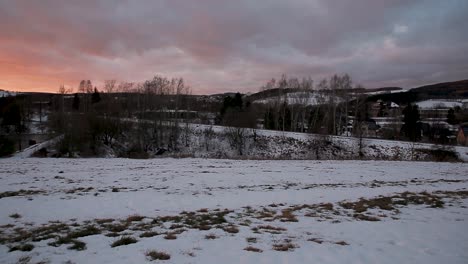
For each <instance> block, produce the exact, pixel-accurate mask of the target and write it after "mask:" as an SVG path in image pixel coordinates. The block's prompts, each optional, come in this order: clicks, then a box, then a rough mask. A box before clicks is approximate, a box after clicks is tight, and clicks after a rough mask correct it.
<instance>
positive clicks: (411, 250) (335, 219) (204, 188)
mask: <svg viewBox="0 0 468 264" xmlns="http://www.w3.org/2000/svg"><path fill="white" fill-rule="evenodd" d="M467 175H468V165H467V164H465V163H432V162H397V161H347V160H343V161H310V160H307V161H306V160H270V161H268V160H261V161H260V160H222V159H171V158H165V159H150V160H131V159H52V158H50V159H38V158H27V159H16V158H8V159H1V160H0V183H1V184H0V194H5V193H6V192H13V191H20V190H35V191H38V193H36V194H33V193H30V194H24V195H16V196H8V197H5V196H4V197H3V198H0V208H2V213H1V214H0V230H1V231H5V232H7V231H8V230H12V228H10V229H9V228H7V227H6V226H5V225H9V224H11V225H14V227H22V228H25V229H28V228H31V226H33V227H34V226H35V227H37V226H40V225H42V224H48V223H50V221H60V222H63V223H67V224H72V223H76V224H78V225H80V224H83V223H85V222H86V221H93V219H98V218H99V219H104V218H113V219H125V218H127V217H128V216H130V215H136V214H137V215H142V216H145V217H147V218H145V219H144V220H142V221H143V222H148V223H149V222H151V218H154V217H158V216H166V215H179V214H180V213H181V212H182V211H190V212H195V211H197V210H199V209H201V208H207V210H209V211H212V210H216V209H221V210H223V209H224V208H227V209H229V210H232V212H231V213H229V214H228V215H227V216H226V219H228V221H229V222H232V223H235V224H236V225H237V226H238V228H239V230H240V231H239V233H237V234H230V233H227V232H225V231H223V230H221V229H218V228H212V229H211V230H207V231H202V230H198V229H189V230H188V231H185V232H183V233H181V234H180V235H178V236H177V239H176V240H166V239H164V238H163V237H162V236H161V235H159V236H155V237H151V238H139V237H138V234H139V233H138V232H139V231H132V230H130V229H129V230H127V231H125V232H127V233H129V234H130V235H133V236H134V237H136V238H138V240H139V241H138V242H137V243H135V244H130V245H127V246H120V247H115V248H112V247H110V244H111V243H112V242H113V241H115V240H116V239H118V237H117V238H114V237H107V236H105V235H104V233H103V234H97V235H91V236H87V237H80V238H79V240H81V241H83V242H85V243H86V247H87V249H86V250H83V251H75V250H70V249H67V246H68V245H62V246H60V247H52V246H48V245H47V243H49V242H52V241H54V239H48V240H44V241H39V242H31V243H32V244H34V246H35V248H34V249H33V250H32V251H31V252H21V251H13V252H8V250H9V248H8V246H7V245H0V263H16V262H17V261H18V259H19V258H20V257H22V256H30V257H31V263H36V262H39V261H46V262H47V261H49V262H50V263H64V262H66V261H70V262H72V263H145V262H146V261H148V260H147V259H146V257H145V252H146V251H147V250H153V249H155V250H161V251H165V252H168V253H169V254H170V255H171V259H170V260H168V261H158V262H163V263H164V262H166V263H219V262H223V263H345V262H346V263H442V262H444V263H466V259H468V243H466V242H467V241H468V233H467V232H464V230H466V228H467V227H468V226H467V221H468V209H467V206H468V201H467V200H466V199H463V198H461V199H454V200H450V199H448V198H445V200H444V201H445V202H446V206H444V208H429V207H428V206H427V205H409V206H402V207H400V208H398V209H399V212H396V211H392V212H389V211H381V210H376V209H372V210H375V213H376V215H379V217H381V216H380V215H381V214H385V215H387V216H386V217H383V216H382V217H381V221H377V222H368V221H359V220H357V219H354V218H353V217H352V213H351V214H350V215H348V214H346V213H343V212H345V211H342V214H338V215H334V214H329V215H327V217H328V218H327V217H325V218H317V217H306V216H305V215H304V214H303V213H300V212H297V213H296V214H297V218H298V222H282V221H279V220H273V221H271V222H267V221H265V220H262V219H260V218H256V217H253V216H247V215H245V210H246V209H245V208H244V207H245V206H250V207H251V208H253V209H254V210H261V209H262V208H263V207H266V206H269V205H271V204H272V203H275V204H279V205H278V206H279V207H278V210H279V209H283V208H289V206H294V205H302V204H319V203H332V204H333V205H334V208H339V202H342V201H357V200H358V199H359V198H360V197H366V198H373V197H377V196H379V195H393V194H397V193H403V192H415V193H419V192H422V191H427V192H428V193H436V192H437V191H442V192H448V191H460V190H466V188H468V179H467ZM80 188H81V189H80ZM113 189H114V190H117V189H118V191H112V190H113ZM23 192H24V191H23ZM0 197H1V196H0ZM281 204H282V205H281ZM268 208H270V209H273V207H268ZM372 212H374V211H372ZM15 213H17V214H19V215H21V217H20V218H17V219H15V218H12V217H10V216H11V215H13V214H15ZM247 220H248V221H247ZM244 222H245V223H246V225H242V224H241V223H244ZM260 224H264V225H272V226H275V227H283V228H286V229H287V230H286V231H284V232H281V233H280V234H271V233H267V232H261V233H254V232H253V230H252V228H253V227H255V226H259V225H260ZM165 225H166V226H170V225H171V223H165ZM154 228H156V230H159V231H164V230H165V229H164V227H163V226H161V227H154ZM166 229H167V228H166ZM166 231H167V230H166ZM8 232H9V231H8ZM2 234H3V233H0V237H1V235H2ZM207 234H214V235H215V236H217V237H218V238H217V239H215V240H208V239H205V235H207ZM248 237H256V238H257V243H248V242H247V241H246V238H248ZM285 239H290V240H291V243H293V244H295V245H297V246H298V247H297V248H295V249H294V250H291V251H286V252H280V251H275V250H273V249H272V245H273V244H276V243H281V242H282V241H284V240H285ZM310 239H320V240H322V241H323V243H321V244H320V243H316V242H312V241H309V240H310ZM339 241H344V242H346V244H348V245H339V244H336V243H337V242H339ZM248 245H251V246H254V247H257V248H260V249H262V250H263V252H261V253H255V252H248V251H245V250H243V249H244V248H245V247H246V246H248ZM191 255H193V256H191Z"/></svg>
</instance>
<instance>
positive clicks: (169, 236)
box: [164, 233, 177, 240]
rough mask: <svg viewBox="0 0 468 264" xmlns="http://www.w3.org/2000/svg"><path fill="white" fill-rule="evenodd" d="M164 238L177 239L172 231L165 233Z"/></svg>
mask: <svg viewBox="0 0 468 264" xmlns="http://www.w3.org/2000/svg"><path fill="white" fill-rule="evenodd" d="M164 239H167V240H175V239H177V236H176V235H175V234H174V233H167V234H166V235H165V236H164Z"/></svg>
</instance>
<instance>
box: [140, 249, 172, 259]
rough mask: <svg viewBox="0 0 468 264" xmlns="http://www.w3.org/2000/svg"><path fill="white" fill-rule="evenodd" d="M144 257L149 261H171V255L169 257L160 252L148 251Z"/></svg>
mask: <svg viewBox="0 0 468 264" xmlns="http://www.w3.org/2000/svg"><path fill="white" fill-rule="evenodd" d="M145 256H146V257H147V258H148V259H149V260H151V261H152V260H169V259H171V255H169V254H168V253H166V252H162V251H156V250H149V251H147V252H146V253H145Z"/></svg>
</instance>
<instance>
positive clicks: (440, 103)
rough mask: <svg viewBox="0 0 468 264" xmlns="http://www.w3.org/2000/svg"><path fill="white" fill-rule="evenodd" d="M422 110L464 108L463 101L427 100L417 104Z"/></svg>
mask: <svg viewBox="0 0 468 264" xmlns="http://www.w3.org/2000/svg"><path fill="white" fill-rule="evenodd" d="M415 104H416V105H417V106H418V107H419V108H421V109H432V108H454V107H457V106H458V107H463V102H462V101H461V100H458V101H453V100H426V101H420V102H416V103H415Z"/></svg>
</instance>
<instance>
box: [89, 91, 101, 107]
mask: <svg viewBox="0 0 468 264" xmlns="http://www.w3.org/2000/svg"><path fill="white" fill-rule="evenodd" d="M100 101H101V95H100V94H99V91H98V89H97V88H96V87H94V92H93V95H92V96H91V104H95V103H99V102H100Z"/></svg>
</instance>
